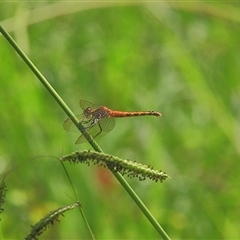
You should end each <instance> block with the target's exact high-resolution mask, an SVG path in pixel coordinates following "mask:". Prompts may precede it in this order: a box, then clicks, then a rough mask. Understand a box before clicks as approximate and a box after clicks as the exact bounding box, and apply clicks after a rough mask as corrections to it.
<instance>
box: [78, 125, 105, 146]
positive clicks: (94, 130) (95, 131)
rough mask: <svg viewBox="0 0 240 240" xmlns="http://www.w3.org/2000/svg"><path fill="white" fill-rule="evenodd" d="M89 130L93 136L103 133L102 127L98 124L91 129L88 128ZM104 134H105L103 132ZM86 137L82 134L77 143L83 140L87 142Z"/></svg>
mask: <svg viewBox="0 0 240 240" xmlns="http://www.w3.org/2000/svg"><path fill="white" fill-rule="evenodd" d="M87 132H88V133H89V134H90V135H91V136H92V138H95V137H97V136H98V135H102V134H103V132H101V129H100V127H99V125H98V124H96V125H94V126H93V127H92V128H90V129H89V130H87ZM103 135H104V134H103ZM86 141H87V140H86V138H85V137H84V135H83V134H82V135H81V136H80V137H79V138H78V139H77V141H76V143H75V144H80V143H83V142H86Z"/></svg>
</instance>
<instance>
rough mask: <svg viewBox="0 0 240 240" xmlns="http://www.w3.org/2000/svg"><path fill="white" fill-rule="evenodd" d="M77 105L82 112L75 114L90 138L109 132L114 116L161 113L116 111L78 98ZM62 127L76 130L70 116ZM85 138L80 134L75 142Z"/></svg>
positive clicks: (67, 129)
mask: <svg viewBox="0 0 240 240" xmlns="http://www.w3.org/2000/svg"><path fill="white" fill-rule="evenodd" d="M79 105H80V107H81V109H82V110H83V113H82V114H78V115H76V117H77V118H78V119H79V121H80V123H81V124H82V125H83V127H84V129H85V130H84V131H87V132H88V133H89V134H90V135H91V136H92V138H94V139H95V138H96V137H98V136H100V135H101V136H102V135H105V134H107V133H109V132H110V131H111V130H112V129H113V128H114V126H115V119H114V118H121V117H137V116H156V117H160V116H161V115H162V114H161V113H160V112H157V111H137V112H127V111H116V110H111V109H109V108H107V107H105V106H102V105H100V106H99V105H97V104H93V103H91V102H88V101H85V100H80V102H79ZM63 128H64V129H65V130H66V131H76V126H75V125H74V124H73V122H72V121H71V119H70V118H67V119H66V120H65V121H64V123H63ZM86 141H87V140H86V138H85V137H84V135H83V134H82V135H81V136H80V137H79V138H78V139H77V141H76V142H75V144H80V143H83V142H86Z"/></svg>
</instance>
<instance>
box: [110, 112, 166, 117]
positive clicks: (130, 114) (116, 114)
mask: <svg viewBox="0 0 240 240" xmlns="http://www.w3.org/2000/svg"><path fill="white" fill-rule="evenodd" d="M161 115H162V114H161V113H160V112H156V111H139V112H123V111H110V112H109V116H111V117H137V116H156V117H160V116H161Z"/></svg>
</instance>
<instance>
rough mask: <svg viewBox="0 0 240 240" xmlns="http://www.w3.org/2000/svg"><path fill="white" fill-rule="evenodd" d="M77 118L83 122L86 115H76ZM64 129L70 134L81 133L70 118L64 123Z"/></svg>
mask: <svg viewBox="0 0 240 240" xmlns="http://www.w3.org/2000/svg"><path fill="white" fill-rule="evenodd" d="M76 117H77V118H78V119H79V121H82V120H83V119H84V117H85V116H84V115H83V114H78V115H76ZM63 128H64V129H65V130H66V131H68V132H77V131H79V130H78V129H77V127H76V126H75V124H73V122H72V120H71V119H70V118H67V119H66V120H65V121H64V122H63Z"/></svg>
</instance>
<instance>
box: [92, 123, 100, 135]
mask: <svg viewBox="0 0 240 240" xmlns="http://www.w3.org/2000/svg"><path fill="white" fill-rule="evenodd" d="M97 124H98V127H99V132H98V133H97V134H96V135H95V136H93V138H95V137H97V136H98V135H99V134H100V133H101V132H102V127H101V125H100V123H99V122H98V123H97Z"/></svg>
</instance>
